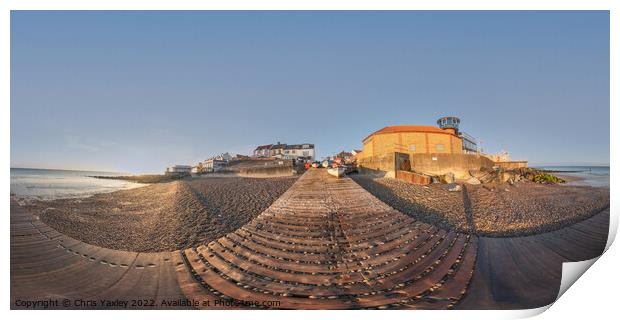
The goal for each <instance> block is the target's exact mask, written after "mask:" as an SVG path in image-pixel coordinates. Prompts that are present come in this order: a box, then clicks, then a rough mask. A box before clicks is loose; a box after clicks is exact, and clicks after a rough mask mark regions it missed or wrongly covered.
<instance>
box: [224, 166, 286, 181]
mask: <svg viewBox="0 0 620 320" xmlns="http://www.w3.org/2000/svg"><path fill="white" fill-rule="evenodd" d="M236 173H237V175H239V176H242V177H254V178H267V177H284V176H291V175H293V174H294V172H293V166H292V165H290V166H278V167H254V168H247V169H241V170H238V171H236Z"/></svg>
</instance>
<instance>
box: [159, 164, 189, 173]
mask: <svg viewBox="0 0 620 320" xmlns="http://www.w3.org/2000/svg"><path fill="white" fill-rule="evenodd" d="M191 172H192V166H188V165H180V164H177V165H174V166H171V167H168V168H166V172H165V174H187V173H191Z"/></svg>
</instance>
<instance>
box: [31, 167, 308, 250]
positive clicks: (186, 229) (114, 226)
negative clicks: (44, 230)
mask: <svg viewBox="0 0 620 320" xmlns="http://www.w3.org/2000/svg"><path fill="white" fill-rule="evenodd" d="M296 179H297V178H296V177H288V178H269V179H253V178H240V177H231V178H203V179H191V180H183V181H175V182H170V183H160V184H154V185H149V186H146V187H142V188H137V189H132V190H122V191H117V192H112V193H106V194H97V195H95V196H92V197H89V198H82V199H62V200H53V201H32V202H30V204H29V205H27V206H25V207H24V209H25V210H27V211H28V212H30V213H33V214H39V215H40V218H41V219H42V221H43V222H45V223H46V224H48V225H49V226H51V227H52V228H54V229H56V230H58V231H60V232H62V233H64V234H66V235H68V236H71V237H73V238H75V239H78V240H81V241H84V242H86V243H89V244H93V245H97V246H101V247H106V248H111V249H118V250H127V251H135V252H158V251H170V250H176V249H182V248H187V247H190V246H193V245H197V244H201V243H204V242H205V241H206V242H208V241H211V240H213V239H217V238H218V237H221V236H223V235H225V234H226V233H228V232H231V231H234V230H236V229H237V228H239V227H241V226H242V225H244V224H245V223H247V222H248V221H250V220H251V219H253V218H254V217H256V216H257V215H258V214H260V213H261V212H262V211H263V210H265V209H266V208H267V207H269V205H271V203H272V202H273V201H275V200H276V199H277V198H278V197H280V195H282V193H284V192H285V191H286V190H287V189H288V188H289V187H290V186H291V185H292V184H293V183H294V182H295V180H296Z"/></svg>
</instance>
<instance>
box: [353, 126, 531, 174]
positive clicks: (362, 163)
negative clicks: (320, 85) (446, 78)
mask: <svg viewBox="0 0 620 320" xmlns="http://www.w3.org/2000/svg"><path fill="white" fill-rule="evenodd" d="M460 123H461V120H460V119H459V118H457V117H452V116H450V117H442V118H440V119H438V120H437V126H428V125H397V126H387V127H384V128H382V129H380V130H377V131H375V132H373V133H371V134H370V135H368V136H367V137H366V138H364V140H363V141H362V144H363V150H362V152H360V153H357V154H356V158H357V161H358V165H359V167H360V168H361V169H362V170H367V171H368V170H369V171H374V172H381V173H384V174H386V175H388V176H392V177H395V176H396V174H397V171H416V172H420V173H424V174H428V175H441V174H446V173H450V174H454V175H455V176H456V177H457V178H459V177H463V178H465V177H467V176H469V173H468V172H469V170H472V169H474V170H476V169H480V168H481V167H494V166H502V167H505V168H511V169H512V168H521V167H525V166H527V161H499V162H496V161H493V160H492V158H490V157H487V156H485V155H483V154H482V153H481V152H480V150H479V149H478V145H477V141H476V139H475V138H474V137H472V136H471V135H469V134H467V133H465V132H462V131H460V129H459V125H460Z"/></svg>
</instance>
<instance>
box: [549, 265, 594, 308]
mask: <svg viewBox="0 0 620 320" xmlns="http://www.w3.org/2000/svg"><path fill="white" fill-rule="evenodd" d="M600 257H601V256H598V257H596V258H592V259H590V260H584V261H576V262H564V263H562V282H561V283H560V291H559V292H558V297H557V298H556V299H555V300H556V301H557V300H558V299H560V297H561V296H562V295H563V294H564V293H565V292H566V290H568V288H570V286H572V285H573V283H575V281H577V279H579V278H580V277H581V276H582V275H583V274H584V273H585V272H586V271H587V270H588V269H590V267H591V266H592V265H593V264H594V263H595V262H596V260H598V258H600Z"/></svg>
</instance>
